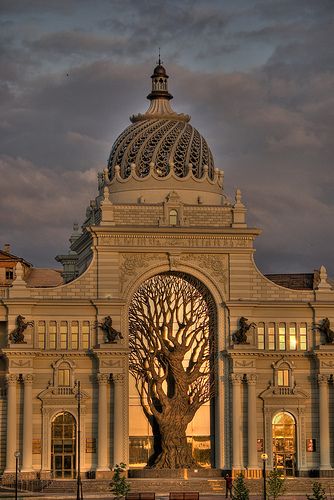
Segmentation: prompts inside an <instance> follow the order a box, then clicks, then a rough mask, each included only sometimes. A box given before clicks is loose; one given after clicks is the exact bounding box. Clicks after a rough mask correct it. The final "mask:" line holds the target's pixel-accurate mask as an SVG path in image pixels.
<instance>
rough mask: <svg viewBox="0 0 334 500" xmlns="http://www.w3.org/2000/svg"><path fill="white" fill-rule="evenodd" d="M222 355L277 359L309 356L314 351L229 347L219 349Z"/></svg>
mask: <svg viewBox="0 0 334 500" xmlns="http://www.w3.org/2000/svg"><path fill="white" fill-rule="evenodd" d="M221 354H222V356H225V357H230V358H239V357H242V358H271V359H277V358H278V359H279V358H282V357H288V358H310V357H313V355H314V353H313V351H299V352H298V351H297V352H290V351H280V352H277V351H273V352H269V351H256V350H254V351H241V350H240V351H232V350H229V349H226V350H224V351H221Z"/></svg>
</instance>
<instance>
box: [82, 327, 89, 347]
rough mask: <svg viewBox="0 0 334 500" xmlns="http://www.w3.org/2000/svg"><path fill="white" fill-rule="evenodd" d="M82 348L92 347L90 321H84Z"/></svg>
mask: <svg viewBox="0 0 334 500" xmlns="http://www.w3.org/2000/svg"><path fill="white" fill-rule="evenodd" d="M81 331H82V348H83V349H89V347H90V345H89V344H90V342H89V340H90V338H89V337H90V328H89V321H84V322H83V323H82V330H81Z"/></svg>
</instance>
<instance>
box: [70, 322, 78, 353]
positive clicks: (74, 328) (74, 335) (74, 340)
mask: <svg viewBox="0 0 334 500" xmlns="http://www.w3.org/2000/svg"><path fill="white" fill-rule="evenodd" d="M71 347H72V349H79V321H72V324H71Z"/></svg>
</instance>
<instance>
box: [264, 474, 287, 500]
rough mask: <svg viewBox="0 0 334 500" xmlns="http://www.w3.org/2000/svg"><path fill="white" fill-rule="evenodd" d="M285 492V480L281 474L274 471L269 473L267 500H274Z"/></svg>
mask: <svg viewBox="0 0 334 500" xmlns="http://www.w3.org/2000/svg"><path fill="white" fill-rule="evenodd" d="M284 492H285V478H284V477H282V476H281V473H280V472H279V471H278V470H277V469H274V470H272V471H270V472H269V474H268V478H267V494H268V497H269V498H273V499H274V500H276V498H278V497H279V496H280V495H283V493H284Z"/></svg>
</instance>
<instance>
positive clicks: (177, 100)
mask: <svg viewBox="0 0 334 500" xmlns="http://www.w3.org/2000/svg"><path fill="white" fill-rule="evenodd" d="M333 46H334V0H94V1H92V0H23V1H22V0H0V247H2V246H3V245H4V244H5V243H10V244H11V250H12V253H14V254H15V255H19V256H21V257H24V258H25V259H26V260H28V261H29V262H32V263H33V264H34V265H35V266H36V267H45V266H51V267H57V266H58V265H59V264H57V263H56V262H55V261H54V257H55V256H56V255H57V254H60V253H64V252H67V251H68V238H69V237H70V234H71V232H72V225H73V222H74V221H77V222H79V223H82V222H83V220H84V215H85V211H86V206H87V205H88V204H89V201H90V199H93V198H95V196H96V194H97V172H98V171H101V170H103V168H105V166H106V163H107V159H108V156H109V153H110V150H111V147H112V144H113V143H114V141H115V140H116V138H117V136H118V135H119V134H120V133H121V132H122V131H123V130H124V128H125V127H126V126H128V125H129V124H130V122H129V116H130V115H132V114H136V113H138V112H144V111H145V110H146V109H147V107H148V101H147V100H146V95H147V94H148V93H149V91H150V88H151V80H150V75H151V74H152V70H153V68H154V66H155V64H156V61H157V57H158V47H160V48H161V58H162V60H163V62H164V66H165V67H166V69H167V72H168V74H169V76H170V78H169V90H170V92H171V93H172V94H173V95H174V99H173V102H172V105H173V108H174V109H175V111H177V112H179V113H188V114H190V115H191V117H192V119H191V124H192V125H193V126H194V127H196V128H197V129H198V130H199V131H200V133H201V134H202V135H203V136H204V137H205V138H206V140H207V142H208V144H209V146H210V148H211V150H212V152H213V155H214V160H215V166H216V167H218V168H220V169H222V170H224V172H225V192H226V193H227V195H228V196H229V197H230V199H232V200H233V199H234V192H235V189H236V188H240V189H241V191H242V196H243V202H244V203H245V205H246V207H247V209H248V213H247V221H248V224H249V226H252V227H258V228H260V229H261V230H262V233H261V235H260V236H259V237H258V238H257V240H256V242H255V248H256V254H255V261H256V264H257V265H258V267H259V268H260V270H261V271H262V272H264V273H284V272H286V273H291V272H296V273H298V272H313V270H314V269H319V267H320V266H321V265H325V267H326V268H327V270H328V273H329V274H330V275H331V276H334V133H333V131H334V92H333V89H334V49H333Z"/></svg>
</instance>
